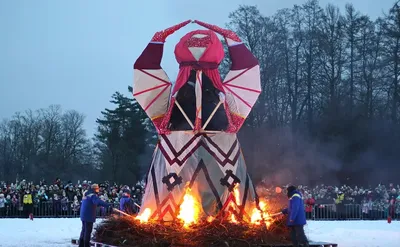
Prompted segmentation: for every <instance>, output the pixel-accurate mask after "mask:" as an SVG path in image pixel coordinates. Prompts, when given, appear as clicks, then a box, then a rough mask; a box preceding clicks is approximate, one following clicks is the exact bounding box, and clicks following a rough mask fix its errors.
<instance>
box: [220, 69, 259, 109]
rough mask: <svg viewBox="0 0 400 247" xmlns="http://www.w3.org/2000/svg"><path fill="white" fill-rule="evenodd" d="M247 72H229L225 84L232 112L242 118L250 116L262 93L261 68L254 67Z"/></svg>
mask: <svg viewBox="0 0 400 247" xmlns="http://www.w3.org/2000/svg"><path fill="white" fill-rule="evenodd" d="M245 70H247V69H243V70H231V71H229V73H228V74H227V76H226V77H225V80H224V83H223V85H224V88H225V91H226V97H227V102H228V104H229V106H230V110H231V111H232V112H234V113H236V114H238V115H240V116H242V117H247V116H248V115H249V113H250V111H251V108H252V107H253V106H254V104H255V103H256V101H257V98H258V96H259V95H260V91H261V79H260V66H259V65H257V66H254V67H253V68H251V69H249V70H247V71H246V72H244V71H245ZM243 72H244V73H243ZM235 77H236V78H235ZM232 79H233V80H232ZM247 89H250V90H247ZM251 90H256V91H259V92H254V91H251ZM239 97H240V98H239ZM243 101H245V102H247V104H248V105H250V107H249V106H248V105H247V104H246V103H244V102H243Z"/></svg>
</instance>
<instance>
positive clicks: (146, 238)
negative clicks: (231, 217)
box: [95, 216, 290, 247]
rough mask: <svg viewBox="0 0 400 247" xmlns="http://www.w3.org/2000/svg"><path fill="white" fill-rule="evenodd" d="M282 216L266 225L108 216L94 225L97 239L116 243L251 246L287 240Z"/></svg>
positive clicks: (206, 220) (280, 242)
mask: <svg viewBox="0 0 400 247" xmlns="http://www.w3.org/2000/svg"><path fill="white" fill-rule="evenodd" d="M285 223H286V219H285V217H278V218H277V219H276V220H275V221H273V222H272V223H271V225H270V227H269V228H268V229H266V227H265V225H264V224H261V223H260V224H259V225H257V224H252V223H245V222H240V223H238V224H234V223H232V222H229V221H225V220H221V219H218V218H213V217H207V218H204V219H199V220H198V221H197V223H195V224H191V225H190V228H188V227H182V226H183V223H182V222H180V221H176V222H170V223H157V222H148V223H147V224H143V223H140V221H138V220H134V219H132V217H125V216H123V217H111V218H109V219H107V220H105V221H103V222H102V224H100V225H99V227H98V228H97V229H96V233H95V239H96V241H98V242H102V243H106V244H110V245H115V246H121V247H126V246H138V247H140V246H196V247H197V246H199V247H202V246H237V247H241V246H251V245H257V244H263V245H267V244H270V245H272V244H287V243H288V242H289V239H290V237H289V232H288V228H287V227H286V226H285Z"/></svg>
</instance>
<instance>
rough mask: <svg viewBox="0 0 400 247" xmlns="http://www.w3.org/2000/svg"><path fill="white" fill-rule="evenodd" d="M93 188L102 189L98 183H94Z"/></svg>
mask: <svg viewBox="0 0 400 247" xmlns="http://www.w3.org/2000/svg"><path fill="white" fill-rule="evenodd" d="M91 188H92V189H94V190H97V189H100V187H99V185H98V184H92V186H91Z"/></svg>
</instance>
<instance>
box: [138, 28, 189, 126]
mask: <svg viewBox="0 0 400 247" xmlns="http://www.w3.org/2000/svg"><path fill="white" fill-rule="evenodd" d="M189 23H190V21H185V22H182V23H180V24H178V25H175V26H173V27H170V28H167V29H165V30H162V31H159V32H156V33H155V34H154V36H153V38H152V39H151V41H150V43H149V44H148V45H147V46H146V48H145V49H144V51H143V52H142V54H141V55H140V56H139V58H138V59H137V60H136V62H135V64H134V66H133V68H134V76H133V77H134V81H133V96H134V97H135V99H136V100H137V101H138V103H139V104H140V106H141V107H142V108H143V109H144V111H145V112H146V114H147V115H148V116H149V118H150V119H151V120H152V122H153V123H154V125H155V127H156V129H157V130H159V128H158V127H159V126H160V124H161V122H162V119H163V117H164V115H165V113H166V112H167V109H168V102H169V99H170V93H171V86H172V83H171V81H170V80H169V78H168V75H167V74H166V73H165V71H164V70H163V68H162V67H161V60H162V56H163V51H164V43H165V41H166V39H167V37H168V36H169V35H171V34H173V33H174V32H175V31H177V30H179V29H180V28H182V27H184V26H186V25H187V24H189Z"/></svg>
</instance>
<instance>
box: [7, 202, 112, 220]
mask: <svg viewBox="0 0 400 247" xmlns="http://www.w3.org/2000/svg"><path fill="white" fill-rule="evenodd" d="M114 206H115V207H118V206H119V205H114ZM29 213H32V214H33V216H34V217H36V218H77V217H79V214H80V208H79V207H78V208H73V207H72V206H71V204H70V203H68V204H63V203H53V202H41V203H37V204H34V205H32V206H24V205H9V206H6V207H5V208H0V218H28V217H29ZM110 213H111V210H110V209H106V208H102V207H98V208H97V217H100V218H101V217H105V216H108V215H110Z"/></svg>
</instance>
